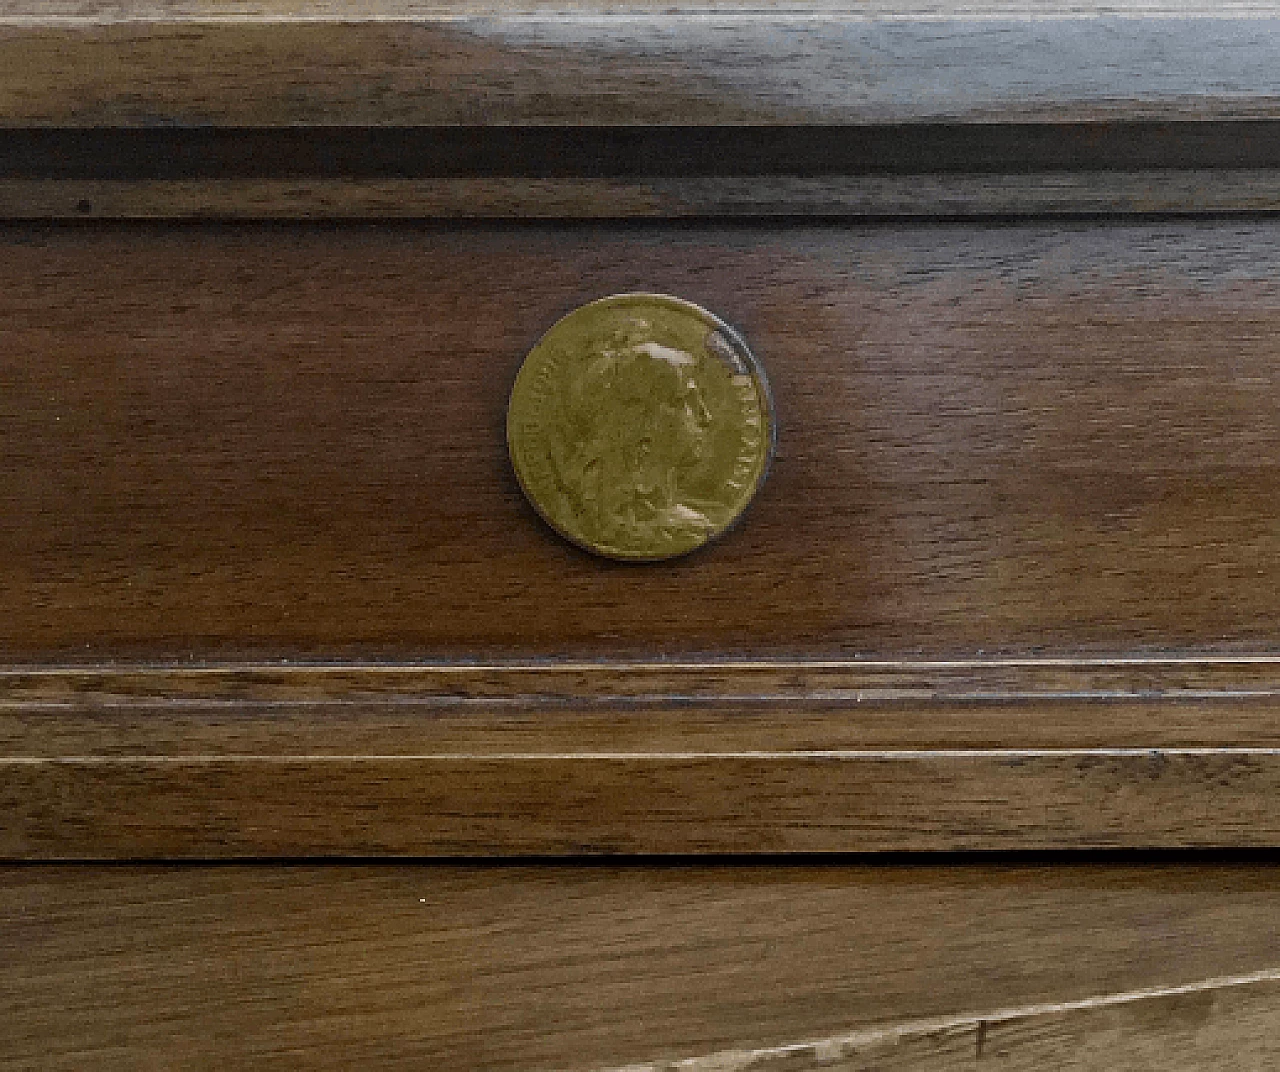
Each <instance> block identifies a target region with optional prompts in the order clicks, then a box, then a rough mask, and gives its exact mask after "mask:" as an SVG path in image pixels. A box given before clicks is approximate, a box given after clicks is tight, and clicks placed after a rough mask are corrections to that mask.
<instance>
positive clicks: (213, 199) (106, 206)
mask: <svg viewBox="0 0 1280 1072" xmlns="http://www.w3.org/2000/svg"><path fill="white" fill-rule="evenodd" d="M1278 210H1280V171H1272V170H1235V169H1226V170H1216V171H1204V170H1196V169H1191V170H1186V171H1141V172H1120V173H1117V172H1052V173H1046V174H1040V175H980V176H974V175H894V176H877V175H860V176H850V177H834V178H831V177H828V178H790V177H781V178H777V177H763V178H762V177H737V178H735V177H711V178H688V179H661V178H635V179H528V178H510V177H505V178H457V179H382V180H377V179H322V178H321V179H317V178H299V179H190V180H182V179H138V180H110V179H60V180H56V181H51V180H47V179H0V218H4V219H16V220H68V219H76V220H91V219H126V220H179V221H186V220H325V219H339V220H350V219H406V220H414V219H449V220H454V219H508V220H538V219H547V220H550V219H570V220H584V219H603V220H617V219H630V218H639V219H664V220H680V219H698V218H744V219H750V218H756V219H759V218H762V217H766V218H770V219H777V218H779V217H791V218H818V219H838V218H859V219H883V218H889V219H901V218H903V217H918V218H923V219H930V220H936V219H939V218H948V217H949V218H963V217H992V216H1001V217H1006V218H1007V217H1025V216H1035V217H1038V218H1042V219H1043V218H1053V217H1062V216H1066V217H1070V216H1097V215H1103V214H1105V215H1152V214H1162V215H1166V216H1167V215H1184V216H1197V215H1198V216H1205V215H1213V214H1223V213H1249V214H1254V215H1259V214H1273V213H1275V212H1276V211H1278Z"/></svg>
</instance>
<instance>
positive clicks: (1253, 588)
mask: <svg viewBox="0 0 1280 1072" xmlns="http://www.w3.org/2000/svg"><path fill="white" fill-rule="evenodd" d="M0 240H2V241H3V256H2V257H0V321H2V322H3V323H4V324H5V328H6V331H5V336H4V344H3V346H4V350H3V365H2V366H0V371H2V375H3V381H2V383H0V387H2V391H0V498H2V499H3V501H4V503H5V504H6V509H5V511H4V514H3V517H2V518H0V590H2V591H3V592H4V603H5V607H6V613H5V614H4V616H3V617H0V654H3V656H4V658H5V659H6V660H8V661H10V662H14V661H18V662H22V661H33V660H38V661H48V660H62V661H66V660H76V661H87V662H101V661H104V660H114V659H122V658H123V659H134V660H157V659H160V660H166V659H167V660H173V659H188V658H196V659H211V658H213V659H216V658H223V659H233V660H234V659H255V658H262V659H269V660H276V659H281V658H306V659H312V660H315V659H326V658H338V659H352V660H356V661H360V660H365V659H369V658H377V659H401V660H403V659H412V660H420V659H424V658H431V659H440V658H466V659H475V658H486V657H498V658H502V659H508V658H513V657H515V658H529V657H544V656H553V657H558V658H565V657H573V656H582V657H590V658H603V657H609V658H640V659H652V658H654V657H676V658H690V657H697V656H701V655H707V654H714V655H721V656H723V655H734V656H739V657H741V656H752V657H778V656H787V655H808V656H817V657H829V656H837V657H848V656H850V655H855V654H856V655H868V656H877V657H889V658H912V657H915V658H920V657H924V658H934V659H936V658H946V657H951V656H959V657H973V656H976V655H983V656H986V657H990V656H993V655H997V654H1002V655H1024V656H1026V655H1035V654H1047V653H1054V654H1059V655H1074V654H1095V655H1103V654H1105V655H1114V654H1124V653H1144V652H1145V653H1148V654H1153V653H1160V652H1169V651H1183V652H1192V653H1195V652H1209V651H1217V652H1224V653H1226V652H1237V653H1247V652H1268V651H1274V648H1275V638H1276V636H1277V635H1280V605H1278V604H1277V601H1276V598H1275V593H1276V591H1277V590H1278V587H1280V585H1278V582H1280V522H1278V521H1277V513H1276V502H1277V500H1278V497H1280V422H1277V420H1276V403H1275V399H1276V386H1277V385H1276V367H1277V363H1276V341H1275V340H1276V338H1277V337H1280V336H1278V335H1277V327H1278V326H1280V325H1278V324H1277V320H1278V319H1280V290H1277V283H1276V280H1277V278H1278V277H1280V273H1278V271H1277V269H1278V268H1280V225H1277V224H1275V223H1271V222H1265V221H1255V222H1243V221H1241V222H1233V221H1219V222H1167V223H1141V224H1137V223H1135V224H1132V225H1127V224H1126V225H1116V226H1107V227H1103V226H1098V225H1096V224H1087V223H1075V224H1063V223H1059V224H1055V225H1047V224H1025V225H1020V226H1001V227H993V226H990V225H953V226H936V225H932V226H923V225H922V226H908V225H893V226H880V227H852V226H851V227H780V228H774V229H769V230H760V229H745V228H717V227H711V226H688V225H686V226H685V227H682V228H679V229H676V228H672V227H668V226H658V225H655V226H651V227H626V226H609V225H603V224H601V225H595V226H577V227H574V226H545V227H536V226H532V225H530V226H522V227H518V228H504V227H481V226H472V227H460V228H457V229H450V228H443V227H424V226H417V227H414V226H399V227H397V228H393V229H391V228H380V227H350V228H338V229H335V228H332V227H325V228H319V227H316V228H296V229H294V228H274V227H238V228H218V227H207V228H179V229H161V228H136V227H135V228H128V227H122V226H114V227H112V226H96V227H92V228H90V227H84V228H76V227H67V228H52V229H49V228H43V227H38V226H29V227H22V226H17V225H14V226H11V227H9V228H7V229H6V230H5V231H4V232H3V235H2V236H0ZM632 289H655V290H660V291H668V292H671V293H674V294H677V295H680V296H682V297H686V298H689V299H691V300H694V301H697V302H698V303H700V304H702V305H704V306H705V307H707V308H709V309H711V310H713V311H715V312H717V313H718V314H720V315H722V316H724V317H725V318H726V319H727V320H728V321H729V322H730V323H732V324H734V325H735V326H736V327H738V328H739V329H741V330H742V331H743V332H744V333H745V336H746V338H747V340H748V342H749V343H750V344H751V346H752V348H753V350H754V351H755V352H756V353H757V354H759V355H760V357H761V359H762V361H763V362H764V364H765V366H766V368H767V370H768V373H769V377H770V380H771V383H772V385H773V388H774V392H775V397H776V402H777V410H778V415H779V423H780V432H779V436H780V449H779V454H778V458H777V461H776V464H775V466H774V470H773V473H772V475H771V477H770V479H769V481H768V483H767V484H766V485H765V487H764V488H763V490H762V492H761V494H760V495H759V496H758V498H757V500H756V502H755V503H754V504H753V506H752V508H751V510H750V511H749V512H748V514H747V517H746V519H745V522H744V524H743V525H742V527H741V528H740V529H739V530H738V531H737V532H735V533H734V534H732V535H731V536H730V537H729V538H728V539H727V540H725V541H723V542H722V543H720V544H718V545H717V546H716V547H714V548H710V549H708V550H707V551H706V553H705V554H700V555H696V556H693V557H691V558H689V559H687V560H684V561H682V562H679V563H675V564H671V565H669V566H668V567H667V568H664V569H661V570H654V569H643V568H640V569H637V568H626V567H620V566H616V565H612V566H611V565H609V564H606V563H603V562H600V561H597V560H595V559H592V558H590V557H589V556H587V555H585V554H582V553H580V552H577V551H575V550H574V549H572V548H571V547H569V546H567V545H565V544H564V543H563V542H562V541H560V540H559V539H558V538H557V537H555V536H554V535H552V534H551V533H550V532H549V531H547V530H546V529H545V527H544V526H542V525H541V524H540V523H539V522H538V520H537V518H536V516H535V515H534V514H533V512H532V510H531V509H530V508H529V507H528V506H527V504H526V503H525V502H524V500H523V498H522V496H521V495H520V492H519V489H518V487H517V486H516V484H515V481H514V478H513V477H512V475H511V472H510V466H509V463H508V461H507V458H506V453H505V444H504V439H503V421H504V416H505V406H506V395H507V391H508V385H509V384H510V382H511V378H512V377H513V375H514V372H515V369H516V367H517V366H518V364H519V362H520V360H521V358H522V357H523V355H524V353H525V352H526V351H527V349H528V347H529V346H530V345H531V344H532V343H533V341H534V340H536V338H537V337H538V336H539V334H540V333H541V332H542V331H543V330H545V329H546V328H547V327H548V326H549V325H550V324H551V323H552V322H554V321H555V319H556V318H557V317H559V316H560V315H561V314H562V313H563V312H565V311H566V310H568V309H569V308H572V307H573V306H575V305H577V304H579V303H580V302H583V301H585V300H588V299H590V298H593V297H596V296H599V295H601V294H606V293H610V292H618V291H624V290H632Z"/></svg>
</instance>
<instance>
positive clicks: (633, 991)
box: [0, 860, 1280, 1072]
mask: <svg viewBox="0 0 1280 1072" xmlns="http://www.w3.org/2000/svg"><path fill="white" fill-rule="evenodd" d="M1278 911H1280V886H1278V884H1277V877H1276V872H1275V870H1274V867H1273V866H1268V865H1266V864H1265V862H1262V863H1261V864H1260V863H1259V862H1258V861H1245V862H1242V863H1234V864H1233V863H1230V862H1226V861H1222V860H1219V861H1216V862H1215V863H1214V864H1213V865H1211V866H1203V865H1193V864H1187V863H1179V864H1171V863H1164V864H1160V863H1156V864H1154V865H1152V866H1147V867H1135V866H1128V865H1124V866H1122V865H1115V864H1110V865H1108V864H1102V865H1098V864H1094V865H1091V866H1081V865H1073V864H1070V863H1066V862H1064V861H1062V860H1057V861H1054V862H1053V864H1052V865H1049V864H1048V863H1047V862H1046V863H1045V864H1042V865H1040V866H1027V865H1017V866H1015V865H1010V864H1008V863H1003V864H994V865H988V866H984V867H974V866H955V865H952V866H927V865H919V864H917V865H908V866H902V865H897V866H865V865H848V864H843V865H837V866H821V867H814V866H811V865H810V866H782V865H778V864H777V863H776V862H773V863H771V864H768V865H762V866H753V867H724V866H707V865H705V864H704V865H696V864H695V865H684V866H676V867H670V866H656V865H653V864H652V863H649V864H646V865H645V866H634V867H625V868H599V867H597V868H584V867H560V868H549V867H544V866H529V867H518V868H498V867H491V866H468V867H438V866H405V867H388V866H385V865H380V866H374V865H365V866H359V867H304V866H278V865H277V866H271V867H265V866H257V867H255V866H228V867H214V868H210V867H160V868H157V867H149V868H138V867H117V868H84V867H80V868H56V867H27V868H21V869H9V870H6V871H4V872H3V873H0V945H2V946H3V948H4V949H5V950H6V965H5V971H4V972H3V973H0V1016H2V1018H3V1020H4V1022H5V1025H6V1029H5V1031H4V1032H2V1033H0V1061H3V1063H4V1065H5V1067H6V1068H11V1069H36V1068H39V1069H41V1070H46V1069H70V1068H88V1067H104V1066H110V1067H119V1068H146V1067H177V1066H180V1067H183V1068H193V1069H195V1068H213V1067H218V1068H263V1067H271V1068H274V1067H289V1068H317V1069H320V1068H350V1067H352V1065H353V1064H358V1065H359V1066H360V1067H361V1068H398V1067H404V1065H405V1063H412V1064H418V1065H422V1066H429V1067H433V1068H449V1069H457V1070H466V1069H487V1070H500V1069H522V1070H525V1072H538V1070H550V1069H563V1070H583V1072H585V1070H596V1069H617V1068H621V1067H627V1068H631V1069H635V1068H637V1067H639V1068H643V1069H645V1070H646V1072H648V1070H650V1069H663V1070H666V1069H668V1068H669V1067H670V1064H669V1062H672V1061H675V1060H677V1059H687V1060H688V1061H689V1063H688V1064H686V1065H680V1066H679V1067H680V1068H681V1069H682V1070H683V1069H689V1070H692V1072H706V1070H710V1069H713V1068H714V1069H716V1070H717V1072H723V1070H724V1069H731V1070H733V1072H745V1070H748V1069H752V1070H766V1069H767V1070H777V1069H781V1068H785V1069H787V1070H788V1072H794V1070H801V1072H807V1070H809V1069H816V1068H837V1069H840V1070H843V1072H849V1070H852V1069H864V1068H873V1067H874V1068H877V1069H884V1068H893V1069H898V1068H904V1069H912V1070H916V1069H930V1070H931V1069H948V1070H950V1069H965V1068H970V1067H975V1068H981V1067H989V1066H996V1067H1001V1068H1013V1069H1024V1068H1025V1069H1031V1068H1036V1067H1041V1068H1043V1067H1052V1068H1070V1069H1080V1070H1090V1072H1093V1070H1097V1072H1102V1070H1106V1072H1116V1070H1135V1072H1136V1070H1139V1069H1142V1070H1145V1069H1151V1068H1161V1069H1175V1070H1184V1069H1185V1070H1188V1072H1189V1070H1192V1069H1195V1070H1197V1072H1199V1070H1203V1069H1224V1070H1225V1069H1232V1070H1239V1072H1263V1070H1264V1069H1267V1068H1270V1067H1272V1066H1273V1065H1274V1062H1275V1058H1276V1049H1275V1047H1276V1041H1275V1039H1276V1028H1277V1026H1280V1023H1278V1021H1277V1007H1278V1006H1277V1002H1276V998H1277V985H1278V984H1277V978H1278V977H1280V972H1278V971H1277V968H1278V967H1280V944H1278V941H1280V939H1278V937H1277V933H1278V932H1277V929H1276V927H1275V920H1276V916H1277V912H1278Z"/></svg>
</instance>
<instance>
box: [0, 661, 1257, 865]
mask: <svg viewBox="0 0 1280 1072" xmlns="http://www.w3.org/2000/svg"><path fill="white" fill-rule="evenodd" d="M1278 667H1280V660H1276V659H1251V660H1242V659H1221V660H1217V661H1211V660H1203V659H1201V660H1157V659H1149V660H1119V661H1111V662H1107V661H1101V662H1092V663H1090V662H1084V661H1080V660H1041V661H1035V660H1031V661H1026V660H1021V661H1005V662H985V663H981V662H979V663H964V662H955V663H950V664H926V663H920V662H905V663H873V662H857V663H844V664H840V663H827V664H821V663H811V662H791V663H787V662H783V661H778V660H769V661H766V662H760V663H754V664H744V663H733V662H718V663H710V664H708V663H701V664H697V663H694V664H670V663H667V664H649V665H640V664H618V663H608V664H582V665H578V666H571V665H565V664H534V665H524V666H519V665H510V664H507V665H498V666H491V667H481V666H474V665H466V666H464V665H455V666H447V665H445V666H436V667H424V666H419V667H409V666H401V667H382V668H371V667H354V666H347V667H340V666H332V667H327V668H321V667H310V668H304V667H298V668H292V669H290V668H280V667H275V668H272V667H258V668H244V667H241V668H235V667H222V668H215V667H207V668H204V669H171V670H159V669H137V670H132V671H126V670H97V671H95V670H91V669H81V670H61V671H59V670H53V669H44V670H39V671H28V672H9V673H6V674H4V675H2V676H0V696H2V697H3V699H2V700H0V814H2V815H3V816H4V819H3V821H2V822H0V853H3V854H4V855H6V856H9V857H17V858H28V859H103V858H108V859H131V858H139V857H145V858H186V859H190V858H206V857H237V856H291V857H299V856H338V857H363V856H377V855H394V856H419V855H470V856H475V855H487V854H488V855H504V856H509V855H530V854H532V855H539V854H541V855H547V854H555V855H578V854H592V855H594V854H601V853H698V852H713V853H724V852H732V853H751V852H761V851H765V852H797V851H801V852H803V851H826V852H829V851H848V850H863V851H866V850H903V849H916V850H921V849H965V848H968V849H992V848H1046V847H1053V848H1064V847H1099V846H1112V847H1114V846H1128V847H1143V846H1170V847H1173V846H1183V847H1185V846H1221V845H1255V846H1266V845H1274V844H1275V843H1276V842H1277V840H1280V826H1278V825H1277V823H1276V818H1275V809H1274V807H1273V805H1272V801H1273V800H1274V796H1275V792H1276V790H1277V788H1278V786H1277V781H1278V780H1280V773H1278V768H1280V748H1278V746H1280V740H1278V739H1277V732H1276V728H1275V709H1276V696H1277V688H1276V680H1277V673H1278V669H1277V668H1278Z"/></svg>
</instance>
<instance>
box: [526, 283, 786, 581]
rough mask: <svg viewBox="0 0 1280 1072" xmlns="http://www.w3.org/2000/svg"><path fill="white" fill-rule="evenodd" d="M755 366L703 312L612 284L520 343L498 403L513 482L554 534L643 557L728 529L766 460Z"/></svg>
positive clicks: (760, 378)
mask: <svg viewBox="0 0 1280 1072" xmlns="http://www.w3.org/2000/svg"><path fill="white" fill-rule="evenodd" d="M774 436H775V431H774V417H773V404H772V401H771V398H770V395H769V388H768V384H767V382H766V380H765V376H764V372H763V370H762V369H761V367H760V365H759V363H758V362H757V361H756V360H755V358H754V357H753V356H752V355H751V352H750V351H749V350H748V349H747V347H746V344H745V343H744V342H743V341H742V339H741V338H740V337H739V336H738V334H737V333H736V332H735V331H734V330H733V329H732V328H730V327H729V326H728V325H727V324H725V323H724V322H723V321H722V320H720V319H719V318H718V317H715V316H713V315H712V314H711V313H709V312H707V311H706V310H705V309H702V308H700V307H698V306H697V305H694V304H692V303H691V302H687V301H682V300H681V299H679V298H672V297H668V296H666V295H663V294H618V295H614V296H612V297H608V298H601V299H600V300H599V301H594V302H591V303H590V304H589V305H584V306H582V307H581V308H579V309H575V310H574V311H573V312H571V313H569V314H568V315H567V316H565V317H564V318H563V319H561V320H560V321H559V322H557V323H556V324H555V325H554V326H553V327H552V328H551V329H550V330H549V331H548V332H547V333H546V334H545V335H544V336H543V337H542V338H541V339H540V340H539V341H538V343H537V345H536V346H534V348H533V349H532V350H531V351H530V352H529V354H528V356H527V357H526V358H525V360H524V364H522V365H521V367H520V371H519V373H518V374H517V376H516V382H515V386H514V387H513V388H512V390H511V401H510V404H509V406H508V408H507V446H508V448H509V449H510V452H511V463H512V465H513V466H514V468H515V472H516V477H517V478H518V479H519V481H520V486H521V487H522V488H523V489H524V493H525V495H526V496H528V498H529V501H530V502H531V503H532V504H533V506H534V508H535V509H536V510H537V511H538V513H539V514H541V515H542V517H543V518H544V519H545V520H546V522H547V523H548V524H549V525H550V526H551V527H552V528H553V529H555V530H556V531H557V532H558V533H560V535H562V536H564V537H565V538H566V539H568V540H571V541H572V542H573V543H575V544H578V545H579V546H580V547H584V548H586V549H587V550H588V551H592V552H594V553H596V554H598V555H604V556H606V557H608V558H616V559H624V560H628V561H638V562H653V561H659V560H661V559H666V558H673V557H675V556H676V555H683V554H686V553H688V552H689V551H693V550H695V549H696V548H698V547H701V546H702V545H703V544H705V543H707V542H708V541H710V540H713V539H715V537H717V536H719V535H720V534H721V533H722V532H724V531H725V530H726V529H728V528H729V527H730V526H731V525H732V524H733V523H734V522H735V521H736V520H737V519H738V517H739V516H740V515H741V514H742V512H743V510H745V509H746V507H747V504H748V503H749V502H750V501H751V498H752V496H754V495H755V493H756V491H757V490H758V489H759V487H760V485H761V484H762V483H763V481H764V478H765V475H766V473H767V471H768V468H769V461H770V458H771V456H772V453H773V444H774Z"/></svg>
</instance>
